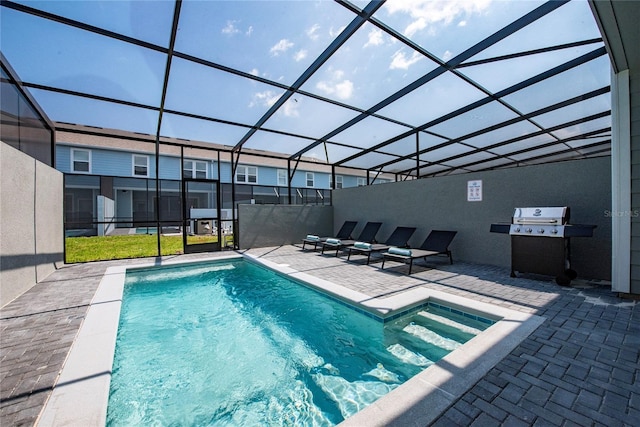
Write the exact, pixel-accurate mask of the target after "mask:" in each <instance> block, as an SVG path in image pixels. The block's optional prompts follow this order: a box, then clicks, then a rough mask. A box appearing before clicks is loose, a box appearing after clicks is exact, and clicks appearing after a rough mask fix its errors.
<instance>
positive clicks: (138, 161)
mask: <svg viewBox="0 0 640 427" xmlns="http://www.w3.org/2000/svg"><path fill="white" fill-rule="evenodd" d="M133 176H149V156H143V155H139V154H134V155H133Z"/></svg>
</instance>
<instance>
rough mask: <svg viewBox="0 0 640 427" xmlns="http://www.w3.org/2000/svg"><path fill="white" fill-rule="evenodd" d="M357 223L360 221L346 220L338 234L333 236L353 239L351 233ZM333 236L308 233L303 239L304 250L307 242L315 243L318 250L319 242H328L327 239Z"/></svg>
mask: <svg viewBox="0 0 640 427" xmlns="http://www.w3.org/2000/svg"><path fill="white" fill-rule="evenodd" d="M356 224H358V221H345V222H344V224H342V227H340V230H339V231H338V234H336V236H335V237H333V238H334V239H339V240H341V239H345V240H346V239H352V237H351V233H353V229H354V228H356ZM331 238H332V237H320V236H315V235H313V234H307V237H305V238H304V239H302V250H303V251H304V249H305V246H306V245H307V244H309V245H313V250H316V249H317V248H318V244H320V243H323V242H326V241H327V239H331Z"/></svg>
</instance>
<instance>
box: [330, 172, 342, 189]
mask: <svg viewBox="0 0 640 427" xmlns="http://www.w3.org/2000/svg"><path fill="white" fill-rule="evenodd" d="M342 181H343V179H342V175H336V186H335V188H342ZM329 188H334V187H333V174H331V175H329Z"/></svg>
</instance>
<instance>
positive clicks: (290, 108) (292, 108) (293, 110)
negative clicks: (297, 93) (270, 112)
mask: <svg viewBox="0 0 640 427" xmlns="http://www.w3.org/2000/svg"><path fill="white" fill-rule="evenodd" d="M299 106H300V103H299V102H298V100H297V99H291V98H289V100H288V101H287V102H285V103H284V105H283V106H282V108H280V109H278V112H279V113H282V114H284V115H285V116H286V117H300V112H299V111H298V108H299Z"/></svg>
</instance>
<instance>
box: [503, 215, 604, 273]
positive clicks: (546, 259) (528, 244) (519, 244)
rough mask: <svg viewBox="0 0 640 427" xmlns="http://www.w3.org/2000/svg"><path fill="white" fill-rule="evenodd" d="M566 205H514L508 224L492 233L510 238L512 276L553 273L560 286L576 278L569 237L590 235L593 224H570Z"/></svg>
mask: <svg viewBox="0 0 640 427" xmlns="http://www.w3.org/2000/svg"><path fill="white" fill-rule="evenodd" d="M568 221H569V208H568V207H543V208H516V209H515V211H514V214H513V217H512V221H511V223H510V224H505V223H498V224H491V232H494V233H507V234H509V235H510V237H511V277H516V272H520V273H534V274H542V275H547V276H553V277H555V279H556V283H558V284H559V285H569V284H570V283H571V280H573V279H575V278H576V277H577V273H576V271H575V270H572V269H571V261H570V258H571V246H570V245H571V242H570V238H571V237H591V236H592V235H593V230H594V229H595V228H596V226H595V225H570V224H568Z"/></svg>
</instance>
